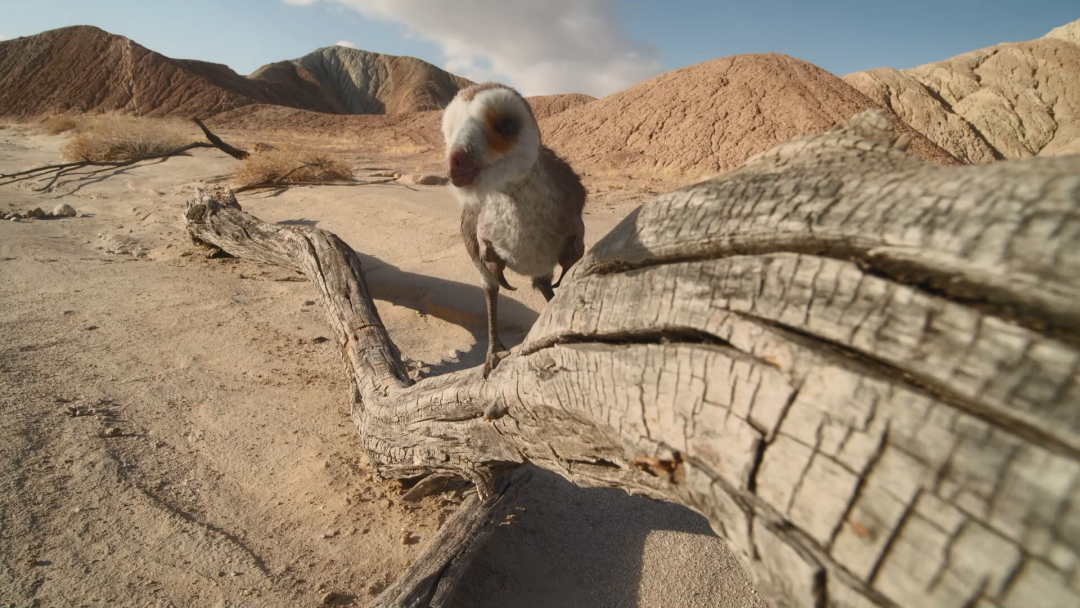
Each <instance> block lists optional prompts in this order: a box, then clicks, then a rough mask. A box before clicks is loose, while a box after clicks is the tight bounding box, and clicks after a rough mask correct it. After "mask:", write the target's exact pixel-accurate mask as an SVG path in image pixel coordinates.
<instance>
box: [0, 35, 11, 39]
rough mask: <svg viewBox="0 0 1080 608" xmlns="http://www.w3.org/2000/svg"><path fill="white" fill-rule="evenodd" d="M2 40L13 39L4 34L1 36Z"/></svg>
mask: <svg viewBox="0 0 1080 608" xmlns="http://www.w3.org/2000/svg"><path fill="white" fill-rule="evenodd" d="M0 40H11V39H10V38H8V37H7V36H5V35H3V34H0Z"/></svg>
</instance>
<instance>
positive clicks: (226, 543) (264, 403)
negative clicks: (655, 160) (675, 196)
mask: <svg viewBox="0 0 1080 608" xmlns="http://www.w3.org/2000/svg"><path fill="white" fill-rule="evenodd" d="M222 135H223V137H225V138H226V140H228V141H240V142H250V141H252V140H253V139H256V138H257V137H260V136H261V135H260V136H257V135H252V134H247V133H243V132H223V133H222ZM266 137H268V138H272V137H273V135H272V134H270V135H267V136H266ZM63 141H64V138H63V136H48V135H44V134H42V133H41V131H40V129H39V128H38V127H37V126H35V125H34V124H32V123H23V124H9V125H7V126H5V128H4V129H2V130H0V172H8V171H11V170H14V169H17V168H24V167H27V166H34V165H38V164H46V163H48V162H51V161H54V160H57V159H58V156H59V153H58V150H59V148H60V146H61V145H62V143H63ZM335 153H338V154H341V155H342V156H344V157H348V156H349V154H348V150H347V149H345V148H344V147H343V144H342V143H341V142H337V143H336V148H335ZM352 162H354V164H355V167H356V169H357V174H358V175H361V176H362V175H371V174H379V173H387V172H394V171H397V172H406V173H408V172H411V171H414V170H416V169H430V168H431V165H432V163H433V161H432V159H431V158H429V157H423V158H420V159H416V158H409V157H402V156H389V157H383V158H378V157H370V156H368V157H364V156H357V157H352ZM236 164H237V161H235V160H234V159H232V158H230V157H227V156H226V155H224V154H222V153H220V152H218V151H216V150H196V151H194V152H193V153H192V154H191V155H190V156H182V157H175V158H171V159H169V160H168V161H166V162H160V163H154V164H150V165H147V166H140V167H137V168H126V169H119V170H115V171H110V172H108V173H106V174H103V175H99V176H97V177H96V178H94V179H87V180H83V181H73V182H70V183H65V184H61V185H59V187H58V188H57V189H56V190H55V191H53V192H50V193H38V192H34V191H33V190H32V189H31V188H29V187H18V186H6V187H2V188H0V210H4V211H9V212H10V211H26V210H29V209H32V208H35V207H42V208H43V209H51V208H52V207H53V206H55V205H57V204H59V203H68V204H71V205H72V206H74V207H76V208H77V209H78V210H79V212H81V214H82V217H75V218H63V219H50V220H34V221H23V222H10V221H4V222H3V223H2V224H0V335H2V336H3V339H2V340H0V412H2V416H0V436H2V437H3V438H4V441H3V442H0V487H3V492H0V554H2V559H0V603H2V604H3V605H5V606H7V605H13V606H170V605H175V606H239V605H268V606H315V605H320V602H322V601H323V599H324V598H327V594H331V593H332V594H334V595H333V596H331V598H328V599H330V601H332V603H335V604H339V605H361V604H363V603H365V602H366V601H367V600H369V599H370V598H371V597H373V596H374V595H375V594H376V593H377V592H379V591H380V590H381V589H382V588H384V587H385V586H386V585H387V584H388V583H389V582H390V581H392V580H393V579H394V578H395V576H396V575H397V574H398V573H399V572H400V571H401V570H402V569H403V568H404V567H405V566H406V565H407V564H408V563H409V561H410V560H411V559H412V558H413V557H415V555H416V554H417V553H418V552H419V550H420V549H421V548H422V546H423V544H424V542H425V541H426V540H427V539H428V538H430V536H431V535H432V534H433V533H434V532H435V531H436V530H437V529H438V526H439V525H440V523H441V522H442V521H443V520H444V519H445V518H446V517H447V515H448V514H449V513H450V512H452V510H453V509H454V508H455V506H456V504H455V502H454V501H453V497H452V496H448V495H443V496H436V497H428V498H426V499H424V501H422V502H420V503H415V504H411V503H404V502H402V501H401V500H400V494H401V492H400V488H399V486H398V485H397V483H396V482H393V483H390V482H385V481H382V480H380V479H377V478H375V477H374V476H373V474H372V471H371V469H370V468H369V467H368V465H367V463H366V462H365V458H364V456H363V454H362V452H361V450H360V449H359V447H358V445H357V443H356V442H355V439H354V434H355V430H354V427H353V425H352V424H351V422H350V421H349V419H348V398H347V395H348V382H347V378H346V375H345V373H344V371H343V366H342V362H341V359H340V354H339V350H338V348H337V346H336V345H335V344H334V343H332V342H325V341H321V340H320V338H322V337H324V336H329V335H331V334H329V333H328V329H327V326H326V325H325V321H324V320H323V311H322V310H321V308H320V306H319V305H318V304H317V303H316V300H317V294H316V292H315V290H314V288H313V287H312V286H310V285H309V284H308V283H307V282H306V281H305V280H303V278H302V277H299V276H298V275H296V274H294V273H292V272H290V271H285V270H280V269H276V268H272V267H264V266H259V265H256V264H253V263H249V262H246V261H243V260H235V259H228V258H226V259H208V258H207V257H206V249H204V248H202V247H196V246H194V245H192V244H191V242H190V240H189V239H188V237H187V235H186V233H185V231H184V228H183V222H182V220H181V219H180V212H181V210H182V209H183V206H184V203H185V201H186V200H187V199H188V198H190V197H191V195H192V194H193V192H194V189H195V187H196V186H197V185H199V184H201V183H203V182H214V181H220V180H225V179H227V176H228V175H229V174H230V172H231V171H232V170H233V169H234V168H235V166H236ZM605 179H606V178H605ZM590 187H591V188H592V189H593V191H594V192H595V191H596V190H601V193H598V194H594V199H593V200H592V201H591V202H590V203H589V205H588V206H587V208H586V213H587V215H586V216H585V219H586V226H587V245H591V244H592V243H593V242H595V241H596V240H597V239H598V238H600V237H601V236H602V235H603V234H605V233H606V232H607V231H608V230H609V229H610V228H611V227H612V226H613V225H614V224H615V223H617V222H618V221H619V220H620V219H621V218H622V217H623V216H624V215H625V214H626V213H628V212H629V211H630V210H631V209H633V208H634V207H635V206H636V205H637V204H639V203H640V202H641V199H642V198H643V197H645V196H647V194H645V193H642V192H639V191H637V190H633V189H627V188H619V189H617V190H615V191H612V192H609V193H607V194H604V193H603V191H604V190H605V187H604V181H603V180H599V181H596V183H590ZM448 190H449V189H448V188H447V187H442V186H417V185H410V186H407V187H406V186H405V185H400V184H397V183H391V184H385V185H375V186H363V187H347V188H334V187H321V188H320V187H311V188H292V189H288V190H285V191H282V192H276V191H275V192H269V193H268V192H266V191H263V192H257V193H251V194H242V195H240V197H239V198H240V202H241V204H242V205H243V206H244V208H245V209H246V210H248V211H249V212H251V213H253V214H255V215H257V216H258V217H260V218H262V219H265V220H268V221H272V222H278V223H283V224H304V225H308V226H318V227H320V228H324V229H327V230H330V231H332V232H334V233H336V234H338V235H340V236H341V237H342V238H344V239H345V240H346V241H347V242H348V243H349V244H350V245H352V246H353V247H354V248H355V249H356V250H358V251H360V252H362V253H363V256H362V258H363V262H364V265H365V270H366V272H367V279H368V282H369V284H370V285H371V288H372V290H373V292H374V294H375V296H376V298H377V303H378V306H379V312H380V314H381V315H382V317H383V319H384V321H385V322H386V324H387V326H388V328H389V331H390V333H391V335H392V336H393V337H394V340H395V341H396V342H397V344H398V345H399V346H400V348H401V350H402V353H403V355H404V356H405V357H406V358H407V359H408V363H409V366H410V368H411V370H412V371H413V372H414V373H415V374H416V375H418V376H422V375H425V374H437V373H441V372H445V371H449V370H455V369H460V368H463V367H471V366H475V365H478V364H479V363H481V362H482V359H483V351H484V344H485V339H486V338H485V329H484V304H483V296H482V292H481V291H480V289H479V288H478V287H477V286H476V277H475V269H474V268H473V267H472V264H471V262H469V260H468V258H467V257H466V254H465V251H464V249H463V247H462V245H461V242H460V239H459V237H458V213H459V212H458V207H457V203H456V201H455V200H454V198H453V196H452V194H451V193H450V192H449V191H448ZM631 190H632V192H631ZM509 279H510V281H511V283H512V284H515V285H517V286H519V287H521V289H518V291H516V292H506V291H503V300H502V305H501V307H500V310H501V315H502V318H501V320H502V332H503V337H504V340H506V341H507V342H508V346H512V345H514V344H516V343H518V342H519V341H520V340H521V339H522V337H523V336H524V333H525V332H526V331H527V330H528V328H529V327H530V325H531V323H532V321H533V320H534V319H535V318H536V316H537V314H538V313H537V311H538V310H539V309H540V308H541V307H542V305H543V299H542V298H541V297H540V296H539V295H538V294H536V293H534V292H532V290H530V289H528V288H527V280H525V279H523V278H521V277H516V276H513V275H510V277H509ZM110 429H118V431H110ZM114 433H119V434H118V435H116V436H109V435H111V434H114ZM571 511H573V513H574V514H573V516H571V514H570V512H571ZM457 601H458V603H459V605H462V606H508V605H515V606H631V605H638V606H687V607H690V606H731V607H736V606H738V607H747V606H763V605H764V603H763V601H762V600H761V599H760V598H759V597H758V596H757V594H756V593H755V591H754V590H753V588H752V585H751V583H750V581H749V579H748V577H747V575H746V574H745V573H744V571H743V570H742V568H741V567H740V566H739V565H738V563H737V562H736V561H735V559H734V558H733V557H732V555H731V554H730V553H729V552H728V550H727V548H726V547H725V544H724V542H723V541H722V540H721V539H720V538H718V537H717V536H716V535H715V534H714V533H713V532H712V530H711V529H710V527H709V525H708V523H707V522H706V520H705V519H704V518H702V517H701V516H699V515H697V514H695V513H693V512H691V511H689V510H687V509H685V508H682V507H678V506H674V505H671V504H667V503H660V502H655V501H650V500H647V499H644V498H637V497H631V496H628V495H626V494H625V493H623V492H620V491H614V490H599V489H581V488H578V487H576V486H573V485H571V484H569V483H568V482H566V481H564V480H562V479H561V478H559V477H557V476H556V475H554V474H551V473H546V472H542V471H538V472H537V479H536V480H535V481H534V482H533V483H531V484H529V486H528V488H527V489H526V490H524V493H523V495H522V496H521V497H520V500H519V505H518V519H517V521H516V522H514V523H513V524H511V525H505V526H502V527H500V528H499V529H498V530H497V531H496V533H495V534H494V536H493V537H492V538H491V539H490V540H489V541H488V543H487V544H486V545H485V547H484V549H483V550H482V553H481V555H480V556H479V557H478V558H477V561H476V562H475V564H474V566H473V568H472V570H471V572H470V574H469V576H468V579H467V581H466V582H465V583H464V585H463V588H462V589H461V591H460V592H459V594H458V600H457Z"/></svg>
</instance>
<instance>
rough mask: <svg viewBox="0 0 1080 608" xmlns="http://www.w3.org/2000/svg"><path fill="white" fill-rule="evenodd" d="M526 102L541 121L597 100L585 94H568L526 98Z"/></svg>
mask: <svg viewBox="0 0 1080 608" xmlns="http://www.w3.org/2000/svg"><path fill="white" fill-rule="evenodd" d="M525 100H526V101H528V102H529V105H530V106H532V111H533V115H534V116H536V120H540V119H542V118H547V117H548V116H554V115H556V114H558V113H559V112H565V111H566V110H569V109H570V108H576V107H578V106H583V105H585V104H587V103H589V102H590V101H596V98H595V97H593V96H591V95H586V94H584V93H567V94H565V95H536V96H533V97H526V98H525Z"/></svg>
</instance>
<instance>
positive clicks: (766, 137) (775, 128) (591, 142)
mask: <svg viewBox="0 0 1080 608" xmlns="http://www.w3.org/2000/svg"><path fill="white" fill-rule="evenodd" d="M872 107H877V106H876V105H875V104H874V102H872V101H870V99H868V98H867V97H866V96H864V95H863V94H862V93H859V92H858V91H857V90H855V89H854V88H853V87H852V86H851V85H849V84H847V83H845V82H844V81H843V80H840V79H839V78H837V77H836V76H833V75H832V74H830V73H828V72H826V71H825V70H822V69H821V68H818V67H817V66H814V65H811V64H809V63H806V62H805V61H800V60H798V59H793V58H791V57H788V56H786V55H776V54H767V55H736V56H733V57H724V58H721V59H714V60H712V61H707V62H705V63H699V64H697V65H692V66H689V67H686V68H682V69H678V70H674V71H672V72H668V73H666V74H662V75H660V76H657V77H656V78H653V79H652V80H647V81H645V82H642V83H640V84H637V85H635V86H633V87H630V88H629V89H626V90H624V91H621V92H619V93H615V94H613V95H609V96H607V97H604V98H602V99H598V100H596V101H593V102H590V103H587V104H585V105H582V106H579V107H576V108H571V109H569V110H566V111H564V112H560V113H559V114H556V115H554V116H551V117H550V118H547V119H544V120H542V121H541V129H542V130H543V134H544V139H545V141H546V142H547V144H548V145H549V146H551V147H552V148H554V149H555V150H557V151H558V152H559V153H561V154H563V155H564V156H566V157H567V158H569V159H572V160H574V161H576V162H579V163H585V164H591V165H597V166H601V167H613V168H618V169H634V170H640V171H648V172H670V173H675V174H678V173H697V174H706V173H717V172H720V171H723V170H725V169H729V168H731V167H734V166H736V165H738V164H739V163H741V162H742V161H744V160H746V159H747V158H749V157H750V156H753V155H754V154H757V153H758V152H762V151H764V150H766V149H767V148H770V147H772V146H773V145H774V144H776V143H777V142H780V141H782V140H785V139H788V138H790V137H794V136H796V135H806V134H810V133H819V132H822V131H826V130H828V129H831V128H833V127H836V126H837V125H840V124H844V123H846V122H847V120H848V119H849V118H851V116H853V115H855V114H857V113H858V112H860V111H862V110H864V109H867V108H872ZM900 129H901V130H902V131H904V132H907V133H909V134H911V135H912V138H913V141H912V145H911V148H910V150H911V151H912V153H913V154H915V155H916V156H918V157H920V158H922V159H924V160H928V161H930V162H936V163H949V164H953V163H956V162H957V161H956V159H955V158H953V157H952V156H951V155H950V154H948V153H947V152H945V151H944V150H942V149H941V148H938V147H937V146H936V145H935V144H933V143H931V142H930V141H929V140H927V139H926V138H925V137H923V136H922V135H921V134H919V133H917V132H915V131H913V130H912V129H910V127H908V126H907V125H904V124H902V123H901V127H900Z"/></svg>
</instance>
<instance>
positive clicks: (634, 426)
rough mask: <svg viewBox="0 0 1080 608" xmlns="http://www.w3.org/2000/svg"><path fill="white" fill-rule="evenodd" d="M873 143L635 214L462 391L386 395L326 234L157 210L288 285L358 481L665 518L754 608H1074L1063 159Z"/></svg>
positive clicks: (1074, 360)
mask: <svg viewBox="0 0 1080 608" xmlns="http://www.w3.org/2000/svg"><path fill="white" fill-rule="evenodd" d="M897 146H898V144H897V142H895V140H894V139H893V136H892V129H891V124H890V123H889V121H888V119H886V118H885V117H884V116H883V115H881V114H876V113H867V114H863V115H860V116H858V117H856V118H855V119H853V120H852V123H851V125H849V126H848V127H847V128H846V129H843V130H840V131H837V132H833V133H828V134H823V135H817V136H812V137H803V138H798V139H795V140H791V141H789V142H785V143H784V144H781V145H780V146H778V147H776V148H774V149H773V150H770V151H769V152H766V153H765V154H762V155H760V156H758V157H756V158H754V159H751V160H750V161H749V162H747V163H746V164H745V165H744V166H743V167H741V168H740V169H738V170H736V171H733V172H731V173H728V174H725V175H722V176H720V177H717V178H715V179H713V180H710V181H707V182H703V183H700V184H697V185H694V186H690V187H688V188H684V189H682V190H678V191H674V192H670V193H668V194H665V195H662V196H660V197H658V198H657V199H656V200H654V201H653V202H651V203H649V204H647V205H645V206H643V207H642V208H640V209H639V210H637V211H636V212H634V213H633V214H632V215H631V216H629V217H628V218H626V220H625V221H623V222H622V223H621V224H620V225H619V226H618V227H616V228H615V229H614V230H613V231H612V232H611V233H610V234H609V235H607V236H606V237H604V238H603V240H601V241H600V242H599V243H598V244H597V245H596V246H595V247H594V248H593V249H592V251H590V252H589V253H588V254H587V255H586V257H585V259H583V260H582V261H581V263H579V265H578V266H577V267H576V268H575V269H574V270H573V271H572V272H571V273H570V275H569V276H568V277H567V279H566V281H565V282H564V284H563V285H564V286H563V288H562V289H560V290H558V292H557V293H556V297H555V299H554V300H552V301H551V302H550V303H549V305H548V306H547V308H546V309H545V310H544V311H543V313H542V314H541V315H540V318H539V319H538V320H537V322H536V324H535V326H534V327H533V329H532V331H531V332H530V333H529V335H528V337H527V338H526V340H525V342H524V344H522V345H521V346H520V347H518V348H517V349H516V350H515V351H514V352H513V354H511V355H510V356H509V357H507V358H506V359H504V360H503V361H502V362H501V363H500V365H499V367H498V368H496V369H495V371H494V372H493V373H492V374H491V376H490V377H489V378H488V379H487V380H486V381H485V380H484V378H483V377H482V375H481V371H480V369H475V370H468V371H462V372H458V373H453V374H447V375H443V376H438V377H434V378H428V379H425V380H423V381H421V382H418V383H416V384H415V385H412V384H411V383H410V381H409V380H408V376H407V375H406V373H405V369H404V366H403V365H402V363H401V358H400V355H399V354H398V352H397V350H396V348H395V347H394V344H393V342H392V341H391V340H390V337H389V336H388V335H387V332H386V329H385V328H384V326H383V324H382V322H381V321H380V319H379V316H378V313H377V311H376V309H375V306H374V305H373V303H372V300H371V297H370V294H369V293H368V290H367V286H366V284H365V283H364V278H363V274H362V272H361V268H360V263H359V261H358V260H357V257H356V255H355V254H354V253H353V251H352V250H351V249H350V248H349V247H348V245H346V244H345V243H343V242H342V241H341V240H340V239H338V238H337V237H336V236H334V235H332V234H330V233H327V232H325V231H321V230H316V229H310V228H304V227H293V226H290V227H284V226H276V225H269V224H266V223H263V222H260V221H259V220H257V219H256V218H254V217H252V216H250V215H248V214H246V213H243V212H242V211H241V210H240V209H239V206H238V205H236V204H235V199H233V198H232V197H231V195H230V194H229V193H228V192H225V191H219V192H217V193H206V192H200V194H199V195H198V196H197V197H196V198H195V200H194V201H192V203H191V204H190V205H189V207H188V210H187V213H186V219H187V224H188V229H189V231H190V233H191V235H192V237H193V238H195V239H197V240H198V241H202V242H205V243H209V244H213V245H214V246H217V247H220V248H222V249H224V250H226V251H228V252H230V253H233V254H235V255H238V256H243V257H248V258H251V259H255V260H260V261H263V262H268V263H272V264H278V265H282V266H286V267H289V268H298V269H300V270H302V271H303V272H304V273H305V274H306V275H307V276H308V277H309V278H311V279H312V281H313V282H314V283H315V284H316V286H317V287H318V289H319V290H320V292H321V293H322V298H323V303H324V305H325V306H326V309H327V313H328V317H329V320H330V323H331V325H332V326H333V329H334V333H335V336H336V337H337V339H338V341H339V343H340V344H341V346H342V347H343V350H344V353H345V358H346V360H347V363H348V367H349V373H350V374H351V377H352V383H353V390H352V403H353V414H352V415H353V419H354V421H355V423H356V425H357V428H358V429H359V432H360V441H361V445H362V446H363V448H364V449H365V450H366V451H367V453H368V456H369V458H370V459H371V462H372V463H373V464H374V466H375V467H376V468H377V469H378V471H379V472H380V473H381V474H382V475H385V476H391V477H400V478H405V477H416V476H422V475H437V476H460V477H464V478H467V479H470V480H472V481H474V482H475V483H476V484H477V487H478V489H479V490H480V494H481V496H480V497H481V498H484V499H488V498H489V497H490V496H491V495H493V493H494V492H495V489H496V485H495V484H493V482H492V479H493V475H494V474H493V473H492V471H494V470H500V467H505V466H508V465H513V464H514V463H521V462H524V461H526V460H527V461H529V462H531V463H534V464H537V465H539V466H542V467H546V468H549V469H552V470H554V471H556V472H559V473H560V474H562V475H564V476H565V477H566V478H568V479H570V480H571V481H574V482H576V483H579V484H582V485H593V486H608V487H616V488H623V489H626V490H628V491H630V492H635V493H640V494H645V495H649V496H653V497H656V498H661V499H665V500H671V501H675V502H679V503H682V504H685V505H688V506H690V507H692V508H694V509H697V510H698V511H700V512H701V513H702V514H704V515H705V517H707V518H708V519H709V521H710V522H711V523H712V526H713V528H714V529H715V530H716V531H717V532H718V533H719V534H720V535H722V536H723V537H724V538H726V539H727V541H728V543H729V545H730V546H731V547H732V548H733V549H734V550H735V551H736V552H737V554H738V555H739V556H740V557H741V558H742V560H743V562H744V563H745V564H746V566H747V568H748V569H749V571H750V572H751V574H752V575H753V576H754V577H755V579H756V581H757V584H758V588H759V591H761V592H762V593H763V594H764V595H766V596H767V597H769V598H771V599H772V600H774V601H775V602H776V603H777V604H780V605H799V606H826V605H828V606H897V605H904V606H928V605H934V606H980V607H993V606H1036V605H1040V606H1051V605H1054V606H1064V605H1080V571H1078V569H1077V568H1078V566H1077V564H1078V562H1080V560H1078V557H1077V556H1078V554H1080V459H1078V456H1080V383H1078V369H1080V352H1078V348H1077V344H1078V343H1080V339H1078V338H1080V238H1078V237H1080V213H1077V211H1078V209H1080V157H1064V158H1049V159H1047V158H1040V159H1032V160H1025V161H1009V162H1002V163H995V164H990V165H979V166H967V167H937V166H932V165H927V164H924V163H922V162H920V161H918V160H916V159H914V158H912V157H910V156H908V155H906V154H905V153H903V152H902V151H900V150H899V149H898V147H897ZM443 540H449V539H443ZM447 570H450V569H447ZM451 578H452V577H451ZM451 582H452V581H451Z"/></svg>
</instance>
